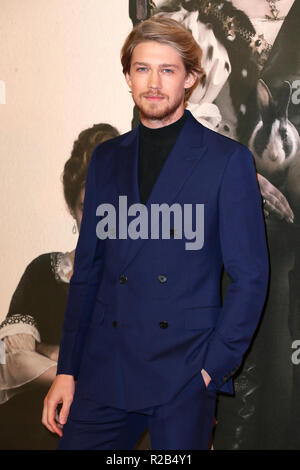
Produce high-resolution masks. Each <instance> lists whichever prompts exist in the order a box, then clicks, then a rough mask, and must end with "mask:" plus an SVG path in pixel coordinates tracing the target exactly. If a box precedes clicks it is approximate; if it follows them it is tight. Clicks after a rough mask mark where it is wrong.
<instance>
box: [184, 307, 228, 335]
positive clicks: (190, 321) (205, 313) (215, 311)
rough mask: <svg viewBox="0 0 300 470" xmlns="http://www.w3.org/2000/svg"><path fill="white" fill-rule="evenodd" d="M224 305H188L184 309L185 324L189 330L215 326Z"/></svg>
mask: <svg viewBox="0 0 300 470" xmlns="http://www.w3.org/2000/svg"><path fill="white" fill-rule="evenodd" d="M221 308H222V307H216V306H208V307H187V308H186V309H185V311H184V317H185V318H184V326H185V328H186V329H187V330H196V329H201V328H214V326H215V325H216V323H217V320H218V317H219V314H220V311H221Z"/></svg>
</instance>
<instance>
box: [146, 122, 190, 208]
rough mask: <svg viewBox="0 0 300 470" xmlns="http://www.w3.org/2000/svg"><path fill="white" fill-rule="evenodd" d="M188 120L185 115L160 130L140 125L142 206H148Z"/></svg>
mask: <svg viewBox="0 0 300 470" xmlns="http://www.w3.org/2000/svg"><path fill="white" fill-rule="evenodd" d="M186 118H187V114H186V113H183V115H182V116H181V118H180V119H178V120H177V121H175V122H173V123H172V124H169V125H168V126H164V127H159V128H158V129H151V128H150V127H146V126H144V125H143V124H142V123H140V144H139V159H138V183H139V190H140V199H141V203H142V204H146V202H147V200H148V197H149V195H150V193H151V191H152V187H153V186H154V183H155V180H156V178H157V177H158V175H159V173H160V171H161V169H162V167H163V165H164V163H165V161H166V159H167V157H168V155H169V154H170V152H171V150H172V147H173V146H174V144H175V142H176V139H177V137H178V134H179V132H180V131H181V129H182V127H183V125H184V123H185V121H186Z"/></svg>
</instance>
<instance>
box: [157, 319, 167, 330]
mask: <svg viewBox="0 0 300 470" xmlns="http://www.w3.org/2000/svg"><path fill="white" fill-rule="evenodd" d="M159 327H160V328H162V329H163V330H165V329H166V328H168V322H167V321H161V322H159Z"/></svg>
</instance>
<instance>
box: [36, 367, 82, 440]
mask: <svg viewBox="0 0 300 470" xmlns="http://www.w3.org/2000/svg"><path fill="white" fill-rule="evenodd" d="M74 392H75V380H74V377H73V375H67V374H58V375H57V376H56V377H55V379H54V382H53V384H52V385H51V387H50V389H49V392H48V393H47V395H46V397H45V398H44V408H43V415H42V423H43V424H44V426H46V428H47V429H49V431H51V432H53V433H56V434H58V435H59V436H60V437H61V436H62V435H63V433H62V430H61V428H62V427H63V425H64V424H65V423H66V421H67V419H68V416H69V411H70V406H71V403H72V401H73V397H74ZM61 403H62V408H61V410H60V413H59V418H58V420H59V423H60V424H58V423H57V422H56V420H55V413H56V409H57V405H59V404H61Z"/></svg>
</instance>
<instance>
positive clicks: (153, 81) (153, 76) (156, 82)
mask: <svg viewBox="0 0 300 470" xmlns="http://www.w3.org/2000/svg"><path fill="white" fill-rule="evenodd" d="M148 87H149V88H158V89H159V88H161V77H160V74H159V72H158V71H157V70H152V71H151V73H150V74H149V78H148Z"/></svg>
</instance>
